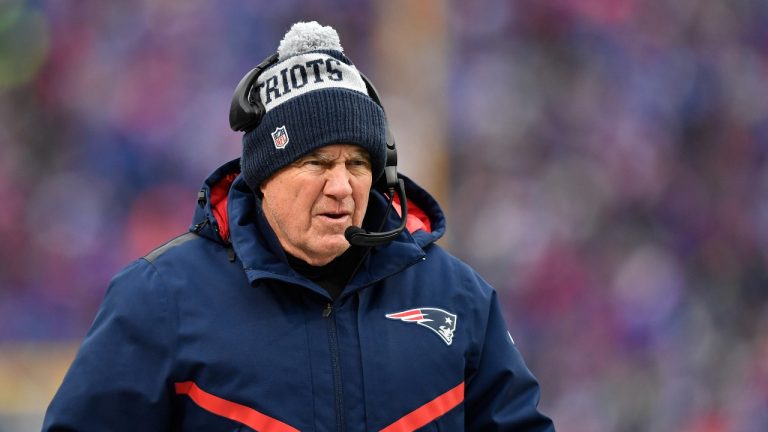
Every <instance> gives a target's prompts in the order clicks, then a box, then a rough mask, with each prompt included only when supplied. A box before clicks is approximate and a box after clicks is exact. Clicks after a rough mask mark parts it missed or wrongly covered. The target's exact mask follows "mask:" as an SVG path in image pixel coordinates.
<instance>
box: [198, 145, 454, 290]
mask: <svg viewBox="0 0 768 432" xmlns="http://www.w3.org/2000/svg"><path fill="white" fill-rule="evenodd" d="M239 162H240V161H239V159H235V160H233V161H230V162H228V163H227V164H225V165H223V166H222V167H220V168H219V169H217V170H216V171H215V172H214V173H213V174H211V176H209V177H208V179H207V180H206V181H205V183H204V185H203V188H202V189H201V191H200V196H199V197H198V207H197V209H196V212H195V219H194V223H193V224H192V226H191V227H190V230H193V231H195V232H197V233H199V234H200V235H202V236H204V237H206V238H209V239H211V240H214V241H217V242H219V243H222V244H225V245H231V247H232V248H233V249H234V251H235V253H236V254H237V256H238V257H239V258H240V261H241V263H242V266H243V269H244V270H245V273H246V275H247V277H248V279H249V281H250V282H251V284H252V285H253V284H254V283H256V282H257V281H259V280H267V279H271V280H277V281H282V282H287V283H291V284H296V285H301V286H304V287H306V288H309V289H310V290H312V291H316V292H318V293H319V294H321V295H324V296H327V292H326V291H325V290H324V289H322V288H321V287H319V286H317V285H316V284H315V283H313V282H311V281H309V280H308V279H306V278H304V277H303V276H301V275H300V274H298V273H297V272H296V271H294V270H293V268H291V267H290V265H288V259H287V257H286V255H285V252H284V251H283V249H282V247H281V246H280V243H279V241H278V239H277V236H276V235H275V233H274V231H273V230H272V228H271V227H270V226H269V223H268V222H267V220H266V218H265V217H264V214H263V212H262V208H261V202H260V201H259V199H258V198H257V197H256V196H255V194H253V192H252V191H251V190H250V188H249V187H248V186H247V185H246V183H245V180H244V179H243V178H242V177H241V176H239V168H240V165H239ZM401 177H402V178H403V179H404V181H405V184H406V194H407V196H408V206H409V207H408V208H409V218H411V217H412V218H414V221H413V222H414V223H410V222H409V227H418V228H420V229H419V230H418V231H415V232H413V233H411V232H409V231H404V232H403V233H402V234H401V235H400V236H399V237H398V238H397V239H395V240H394V241H392V242H391V243H389V244H387V245H384V246H378V247H375V248H373V249H372V250H371V252H370V254H368V256H366V258H365V260H364V262H363V263H362V264H361V266H360V269H359V270H358V271H357V272H356V274H355V275H354V276H353V278H352V280H351V281H350V284H349V285H348V286H347V287H346V289H345V290H344V293H343V294H342V297H343V296H345V295H348V294H349V293H351V292H354V291H355V290H357V289H359V288H362V287H364V286H367V285H370V284H373V283H376V282H377V281H380V280H382V279H384V278H386V277H388V276H391V275H393V274H396V273H398V272H401V271H403V270H404V269H405V268H407V267H409V266H411V265H413V264H415V263H417V262H419V261H421V260H422V259H423V258H424V256H425V255H426V254H425V253H424V251H423V248H424V247H426V246H427V245H429V244H431V243H433V242H434V241H435V240H437V239H439V238H440V237H442V235H443V233H444V231H445V218H444V215H443V212H442V210H441V209H440V206H439V205H438V204H437V202H436V201H435V200H434V198H432V196H431V195H429V193H427V192H426V191H424V190H423V189H421V188H420V187H418V186H417V185H416V184H415V183H414V182H413V181H411V180H410V179H408V178H407V177H405V176H401ZM386 208H387V199H386V197H384V196H383V195H381V194H380V193H379V192H376V191H372V192H371V196H370V198H369V203H368V209H367V211H366V217H365V221H364V222H363V227H364V228H366V229H369V230H378V227H379V225H380V224H381V221H382V219H383V217H384V215H385V211H386ZM395 208H396V209H398V210H399V206H395ZM416 219H421V220H420V221H419V220H416ZM399 223H400V217H399V215H398V212H395V211H390V212H388V213H387V220H386V221H385V223H384V228H382V230H385V231H386V230H390V229H393V228H394V227H396V226H397V225H399Z"/></svg>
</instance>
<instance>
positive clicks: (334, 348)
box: [323, 303, 344, 432]
mask: <svg viewBox="0 0 768 432" xmlns="http://www.w3.org/2000/svg"><path fill="white" fill-rule="evenodd" d="M323 317H325V318H328V345H329V347H330V351H331V367H332V368H333V395H334V400H335V405H336V425H337V426H336V430H338V431H339V432H342V431H344V406H343V398H344V394H343V393H342V383H341V364H340V355H339V337H338V333H337V330H336V315H334V314H333V305H332V304H331V303H328V304H327V305H326V306H325V310H323Z"/></svg>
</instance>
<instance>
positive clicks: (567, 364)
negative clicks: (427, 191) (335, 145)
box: [0, 0, 768, 432]
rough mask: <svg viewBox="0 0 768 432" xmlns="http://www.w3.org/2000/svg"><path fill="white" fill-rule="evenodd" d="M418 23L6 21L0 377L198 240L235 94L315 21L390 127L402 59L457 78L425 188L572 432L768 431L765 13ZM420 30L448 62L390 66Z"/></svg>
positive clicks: (304, 8)
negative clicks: (374, 97) (137, 266)
mask: <svg viewBox="0 0 768 432" xmlns="http://www.w3.org/2000/svg"><path fill="white" fill-rule="evenodd" d="M414 3H416V4H414ZM414 3H411V4H410V5H406V4H405V1H404V0H403V1H392V2H384V1H382V2H374V3H368V2H360V1H352V0H344V1H321V0H313V1H305V2H299V1H280V2H267V1H249V2H239V1H236V0H223V1H217V2H203V1H199V0H194V1H192V0H190V1H171V0H143V1H141V0H135V1H127V0H121V1H113V2H112V1H111V2H101V1H96V0H83V1H77V2H74V1H55V0H50V1H45V0H39V1H31V0H30V1H25V0H9V1H6V2H4V3H3V5H2V6H0V95H1V96H0V141H1V142H2V145H1V146H0V202H2V211H0V241H2V249H0V347H6V348H2V349H0V356H3V355H9V354H8V350H9V349H10V348H8V347H11V346H13V345H14V344H17V343H28V342H29V341H35V342H39V343H42V344H46V343H50V344H56V343H61V342H72V343H75V344H76V343H77V342H78V341H79V339H80V338H82V337H83V336H84V333H85V331H86V330H87V328H88V326H89V325H90V322H91V320H92V318H93V315H94V313H95V310H96V308H97V307H98V304H99V302H100V300H101V298H102V296H103V293H104V290H105V288H106V285H107V283H108V281H109V279H110V278H111V276H112V275H113V274H114V273H115V272H116V271H117V270H119V269H120V268H121V267H123V266H124V265H126V264H127V263H128V262H130V261H131V260H132V259H134V258H136V257H138V256H141V255H143V254H145V253H146V252H148V251H149V250H151V249H152V248H153V247H154V246H156V245H158V244H160V243H161V242H162V241H164V240H165V239H167V238H169V237H170V236H173V235H175V234H177V233H180V232H182V231H183V230H185V229H186V227H187V226H188V225H189V223H190V220H191V215H192V211H193V205H194V202H195V197H196V191H197V188H198V187H199V185H200V183H201V181H202V179H203V178H204V177H205V176H206V174H207V173H208V172H210V171H211V170H213V168H215V167H216V166H218V164H219V163H222V162H225V161H228V160H230V159H232V158H235V157H237V156H239V153H240V147H239V146H240V144H239V136H238V135H236V134H234V133H232V132H231V131H230V130H229V129H228V126H227V123H226V114H227V110H228V106H229V99H230V97H231V94H232V91H233V89H234V86H235V85H236V84H237V82H238V80H239V79H240V77H241V76H242V75H243V74H244V73H245V72H246V71H247V70H248V69H250V68H251V67H252V66H253V65H255V64H256V63H258V62H259V61H260V60H261V59H262V58H263V57H265V56H266V55H267V54H269V53H270V52H273V51H274V49H275V48H276V42H277V41H278V40H279V39H280V37H281V36H282V34H283V33H284V32H285V30H286V29H287V28H288V26H289V25H290V24H291V23H292V22H295V21H298V20H312V19H316V20H318V21H319V22H321V23H323V24H330V25H333V26H334V27H336V28H337V29H338V30H339V33H340V34H341V37H342V43H343V45H344V47H345V50H346V51H347V53H348V54H349V55H350V57H351V58H352V59H353V60H354V61H355V63H356V64H357V66H358V67H359V68H360V69H361V70H363V71H364V72H365V73H366V74H367V75H368V76H369V77H371V78H372V79H373V81H374V82H378V80H377V78H378V79H379V80H382V81H385V82H386V83H390V84H387V85H385V86H384V89H382V88H379V90H380V91H382V93H384V95H383V96H384V103H385V105H387V95H386V89H387V88H392V84H391V83H392V82H393V81H394V82H397V79H396V78H397V76H398V75H397V74H398V71H399V69H398V68H399V65H398V64H397V62H385V61H381V60H380V58H381V57H380V56H381V55H383V54H382V51H383V50H389V51H402V52H405V53H406V54H407V55H406V56H403V58H406V59H407V58H408V57H409V56H414V57H428V58H429V62H426V63H425V64H427V65H432V66H433V67H434V68H441V69H442V70H443V72H442V73H436V74H432V72H431V71H430V70H422V71H420V73H419V76H418V77H417V78H418V79H421V80H424V82H427V81H429V80H430V79H431V78H433V77H439V79H441V80H443V81H444V83H443V85H444V87H443V88H444V89H445V90H446V91H445V92H443V93H440V95H439V98H436V99H435V100H429V101H428V102H427V103H428V104H432V105H434V106H435V107H436V110H438V111H439V112H440V113H441V114H440V115H441V116H442V117H443V119H442V122H441V123H440V124H441V125H444V131H443V132H442V137H443V139H442V140H441V142H438V143H431V144H432V145H436V146H437V148H438V149H439V150H440V152H442V156H441V155H435V154H430V153H418V154H417V153H416V152H415V151H414V152H412V154H414V155H416V156H414V158H416V159H417V160H415V161H411V162H410V163H409V165H408V168H409V170H410V171H405V173H406V174H408V175H409V176H411V177H413V178H415V179H416V180H417V181H422V182H424V183H427V184H437V190H438V192H439V195H440V197H439V198H440V199H441V201H442V203H443V205H444V207H445V208H446V211H447V214H448V231H449V236H448V238H447V239H446V240H445V241H444V242H443V245H444V246H446V247H447V248H448V249H450V250H451V251H452V252H453V253H455V254H456V255H458V256H459V257H461V258H462V259H464V260H465V261H467V262H468V263H470V264H471V265H473V266H474V267H475V268H476V269H478V271H479V272H480V273H481V274H482V275H483V276H484V277H485V278H486V279H487V280H488V281H489V282H490V283H491V284H492V285H494V286H495V287H496V288H497V289H498V291H499V292H500V295H501V297H502V299H503V301H504V304H505V307H506V312H507V317H508V321H509V325H510V330H511V333H512V335H513V336H514V337H515V340H516V341H517V343H518V345H519V346H520V349H521V351H522V352H523V354H524V355H525V357H526V360H527V362H528V364H529V366H530V367H531V368H532V369H533V371H534V372H535V373H536V375H537V377H538V378H539V380H540V382H541V384H542V390H543V400H542V409H543V410H544V411H545V412H547V413H548V414H550V415H551V416H552V417H553V418H554V420H555V422H556V425H557V426H558V428H559V429H561V430H564V431H584V432H601V431H683V432H720V431H723V432H724V431H764V430H766V428H768V287H767V285H768V271H767V270H766V258H767V257H768V165H766V157H768V85H766V81H767V80H768V3H766V2H764V1H758V0H739V1H732V2H727V1H714V0H713V1H703V2H699V1H693V0H650V1H641V0H588V1H577V0H552V1H546V2H541V1H535V0H517V1H506V0H488V1H477V2H476V1H467V2H460V1H439V0H431V1H425V2H414ZM396 7H401V8H404V10H405V11H406V12H404V13H407V14H410V17H409V21H408V22H409V23H416V25H414V26H412V27H413V28H411V29H410V30H409V29H408V28H405V29H403V27H407V26H403V25H402V23H400V25H398V23H395V22H391V21H390V20H388V19H383V18H382V17H388V16H392V14H391V12H390V11H389V8H396ZM420 22H423V23H429V25H430V28H432V26H435V22H438V23H439V25H437V28H439V29H440V31H439V33H436V34H435V36H434V37H435V38H436V40H435V45H434V46H436V47H441V48H440V50H437V49H436V50H435V51H440V52H439V53H435V52H430V50H429V49H428V48H429V46H430V45H429V44H426V45H425V46H426V47H427V49H424V50H415V51H417V52H410V51H409V50H412V49H413V47H411V46H409V45H408V44H403V45H402V46H387V47H385V48H382V43H381V42H377V41H380V40H381V38H382V36H381V35H386V34H387V33H388V32H393V31H395V29H396V30H397V31H402V32H403V33H402V34H405V35H407V34H409V33H408V32H409V31H413V32H418V31H419V29H418V28H417V27H418V23H420ZM438 38H439V40H437V39H438ZM438 54H439V55H438ZM401 56H402V54H401ZM410 78H413V77H412V76H411V75H409V79H408V80H403V82H399V83H398V84H397V85H398V86H400V90H401V91H405V92H408V90H409V88H410V86H413V87H418V86H420V85H422V84H423V83H421V82H420V81H418V80H414V79H410ZM380 87H381V86H380ZM428 94H431V93H428ZM393 105H394V109H392V110H389V114H390V117H391V118H394V119H398V118H402V117H403V116H404V114H402V113H399V112H397V108H398V107H401V105H402V104H400V105H399V104H396V103H395V104H393ZM416 117H418V113H416ZM413 127H414V126H412V125H411V126H408V127H404V128H403V129H404V131H403V130H401V131H398V128H397V124H396V123H395V125H394V127H393V129H394V133H395V135H397V136H398V144H399V149H400V150H401V152H403V153H405V154H406V155H408V154H409V149H408V148H409V147H414V148H415V147H418V146H422V144H423V143H420V142H414V140H413V139H411V138H412V137H415V136H418V133H416V132H415V131H414V132H413V133H410V132H411V131H410V128H413ZM403 132H405V133H403ZM432 153H436V152H432ZM440 158H445V159H446V161H447V163H445V164H439V165H440V167H441V171H440V172H439V173H437V174H436V175H430V176H425V177H426V178H421V177H420V175H423V174H422V173H420V172H419V171H418V167H419V166H425V167H426V166H431V165H435V161H436V160H441V159H440ZM0 376H2V375H0ZM57 384H58V383H53V384H52V385H53V386H55V385H57ZM17 385H18V384H17ZM0 386H3V387H4V388H5V390H4V392H5V396H3V397H4V398H5V400H6V401H7V400H9V398H11V399H12V398H13V397H14V395H12V394H11V395H9V392H13V391H16V390H14V389H15V387H13V388H12V387H9V386H7V385H5V386H4V385H3V383H0ZM9 389H10V390H9ZM46 402H47V401H46ZM0 411H2V410H0ZM2 419H3V417H2V412H0V430H3V429H4V428H3V424H2Z"/></svg>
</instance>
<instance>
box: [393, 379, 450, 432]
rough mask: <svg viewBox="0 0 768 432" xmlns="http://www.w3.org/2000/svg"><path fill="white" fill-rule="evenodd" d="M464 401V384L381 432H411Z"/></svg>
mask: <svg viewBox="0 0 768 432" xmlns="http://www.w3.org/2000/svg"><path fill="white" fill-rule="evenodd" d="M463 401H464V383H463V382H462V383H461V384H459V385H457V386H456V387H454V388H452V389H450V390H448V391H447V392H445V393H443V394H441V395H440V396H438V397H436V398H434V399H432V400H431V401H429V402H427V403H425V404H424V405H422V406H420V407H419V408H417V409H415V410H414V411H411V412H410V413H408V414H406V415H404V416H402V417H401V418H400V420H398V421H396V422H394V423H392V424H391V425H389V426H387V427H385V428H384V429H382V430H381V432H411V431H414V430H416V429H418V428H420V427H422V426H424V425H426V424H427V423H429V422H431V421H433V420H435V419H437V418H438V417H440V416H442V415H443V414H445V413H447V412H448V411H450V410H452V409H453V408H455V407H456V406H457V405H459V404H460V403H461V402H463Z"/></svg>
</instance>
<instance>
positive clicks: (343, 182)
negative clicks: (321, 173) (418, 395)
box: [323, 163, 352, 199]
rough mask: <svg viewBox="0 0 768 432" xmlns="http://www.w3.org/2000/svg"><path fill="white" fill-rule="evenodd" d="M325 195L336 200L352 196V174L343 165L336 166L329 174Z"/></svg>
mask: <svg viewBox="0 0 768 432" xmlns="http://www.w3.org/2000/svg"><path fill="white" fill-rule="evenodd" d="M326 173H327V178H326V181H325V188H324V190H323V191H324V193H325V194H326V195H328V196H331V197H334V198H336V199H343V198H346V197H348V196H350V195H352V184H351V183H350V173H349V171H348V170H347V167H346V166H345V165H344V164H343V163H341V164H335V165H334V166H333V168H332V169H329V170H328V171H327V172H326Z"/></svg>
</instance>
